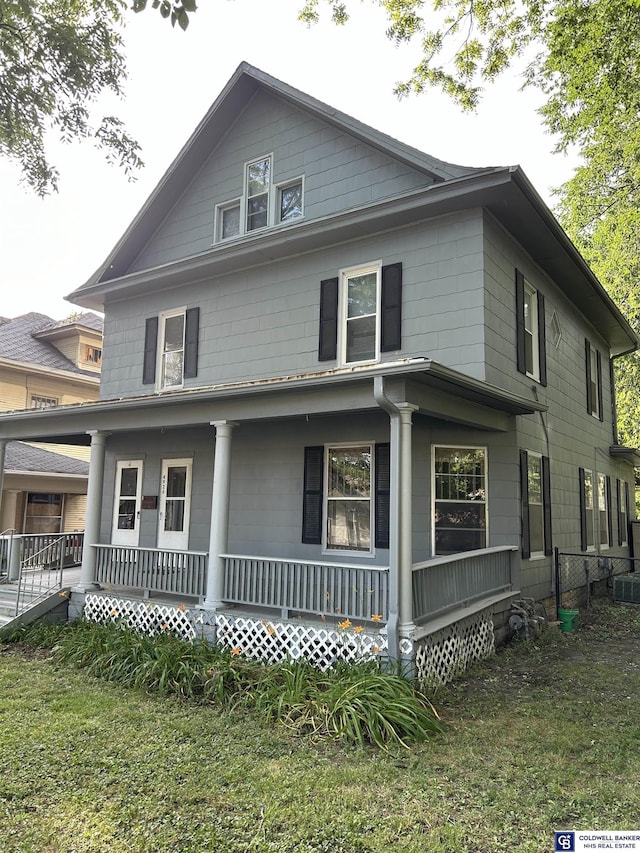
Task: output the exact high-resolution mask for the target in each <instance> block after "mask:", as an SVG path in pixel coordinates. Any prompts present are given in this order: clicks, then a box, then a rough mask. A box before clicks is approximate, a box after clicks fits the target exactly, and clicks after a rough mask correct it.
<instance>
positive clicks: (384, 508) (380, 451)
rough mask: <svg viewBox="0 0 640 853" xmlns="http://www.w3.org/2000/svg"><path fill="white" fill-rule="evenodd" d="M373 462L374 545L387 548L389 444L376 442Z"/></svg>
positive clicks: (389, 505) (389, 472)
mask: <svg viewBox="0 0 640 853" xmlns="http://www.w3.org/2000/svg"><path fill="white" fill-rule="evenodd" d="M375 462H376V473H375V493H376V498H375V500H376V505H375V525H376V533H375V546H376V548H388V547H389V519H390V514H391V512H390V510H391V447H390V445H389V444H376V452H375Z"/></svg>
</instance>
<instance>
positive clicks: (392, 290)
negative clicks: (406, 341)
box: [380, 263, 402, 352]
mask: <svg viewBox="0 0 640 853" xmlns="http://www.w3.org/2000/svg"><path fill="white" fill-rule="evenodd" d="M381 296H382V318H381V319H382V322H381V327H382V340H381V342H380V351H381V352H391V351H393V350H399V349H401V348H402V264H401V263H397V264H389V265H388V266H385V267H382V294H381Z"/></svg>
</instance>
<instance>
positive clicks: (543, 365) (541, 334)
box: [538, 291, 547, 385]
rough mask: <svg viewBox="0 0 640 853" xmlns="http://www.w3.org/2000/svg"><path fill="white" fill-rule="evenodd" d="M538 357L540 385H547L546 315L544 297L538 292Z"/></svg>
mask: <svg viewBox="0 0 640 853" xmlns="http://www.w3.org/2000/svg"><path fill="white" fill-rule="evenodd" d="M538 355H539V358H540V384H541V385H546V384H547V330H546V323H545V314H544V295H543V294H542V293H540V291H538Z"/></svg>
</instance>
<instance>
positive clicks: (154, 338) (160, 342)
mask: <svg viewBox="0 0 640 853" xmlns="http://www.w3.org/2000/svg"><path fill="white" fill-rule="evenodd" d="M199 322H200V309H199V308H188V309H184V308H180V309H177V310H175V311H167V312H165V313H164V314H160V315H158V316H157V317H149V318H148V319H147V321H146V325H145V338H144V363H143V371H142V383H143V385H152V384H154V385H155V386H156V388H157V390H158V391H166V390H171V389H174V388H181V387H182V385H183V382H184V380H185V379H191V378H193V377H195V376H197V375H198V339H199Z"/></svg>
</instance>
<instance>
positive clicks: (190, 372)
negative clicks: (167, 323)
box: [184, 308, 200, 379]
mask: <svg viewBox="0 0 640 853" xmlns="http://www.w3.org/2000/svg"><path fill="white" fill-rule="evenodd" d="M184 326H185V328H184V378H185V379H193V378H194V377H195V376H197V375H198V333H199V326H200V309H199V308H188V309H187V311H186V314H185V323H184Z"/></svg>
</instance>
